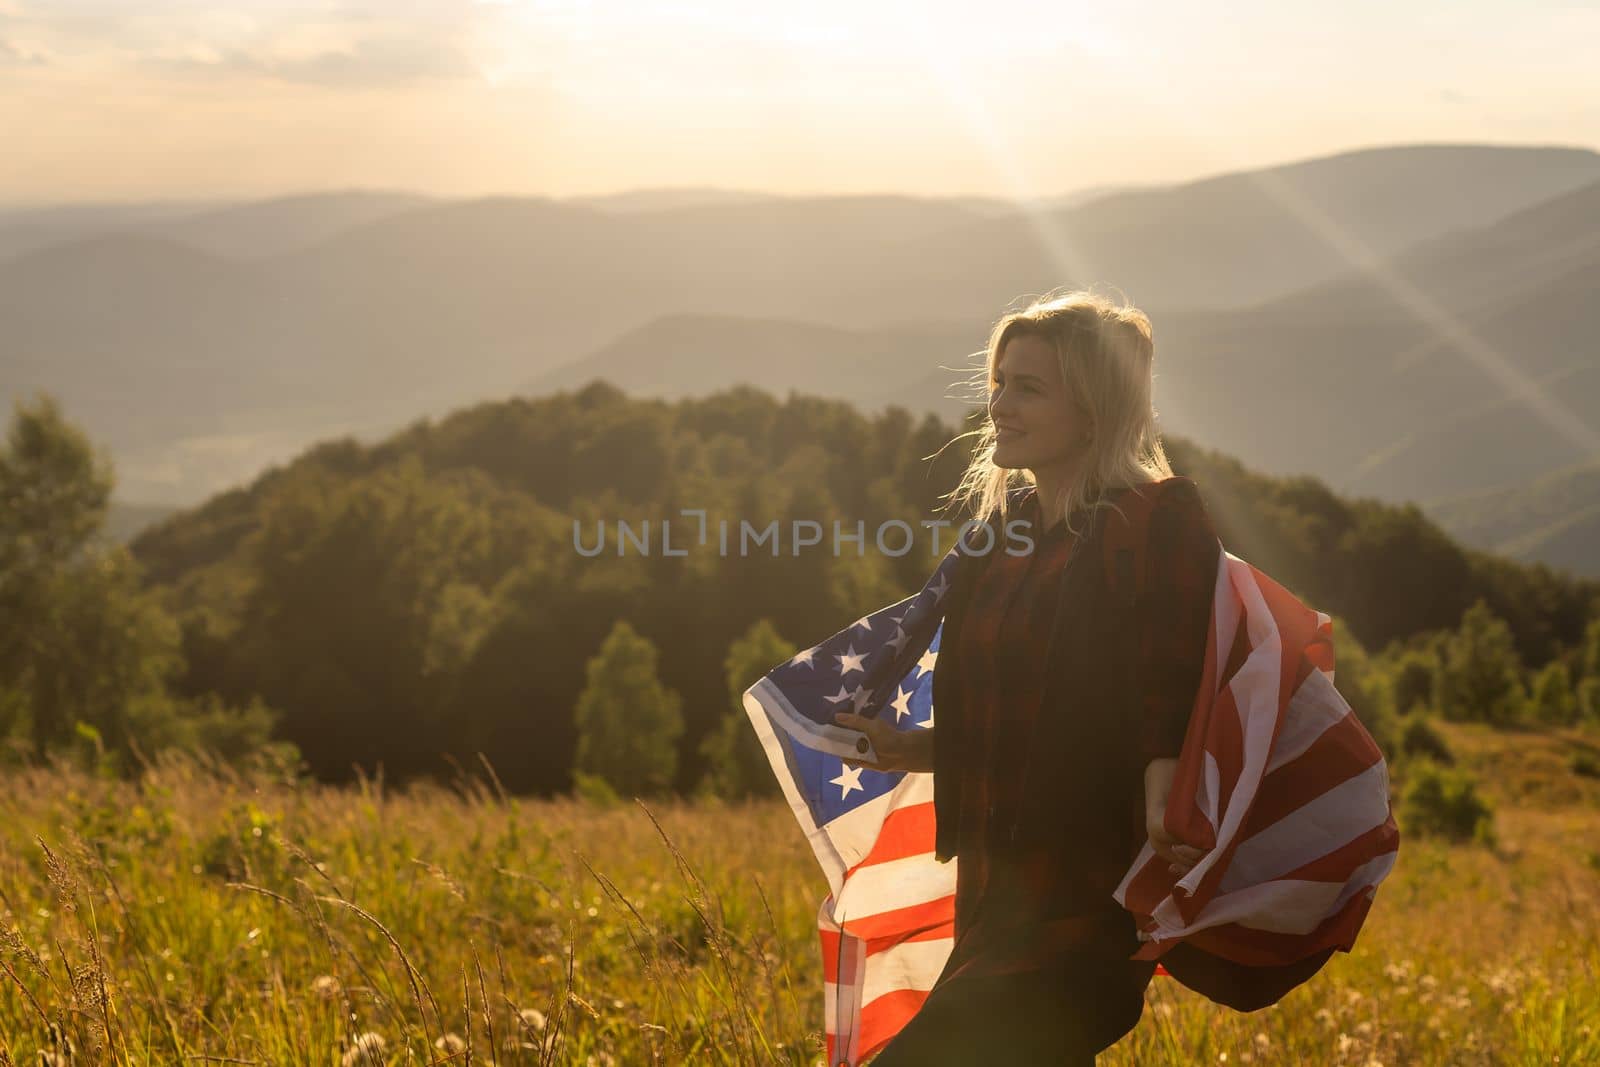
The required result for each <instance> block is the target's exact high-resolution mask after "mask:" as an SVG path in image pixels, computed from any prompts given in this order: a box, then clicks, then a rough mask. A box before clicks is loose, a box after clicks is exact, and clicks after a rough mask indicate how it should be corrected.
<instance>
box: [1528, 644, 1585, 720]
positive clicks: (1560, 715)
mask: <svg viewBox="0 0 1600 1067" xmlns="http://www.w3.org/2000/svg"><path fill="white" fill-rule="evenodd" d="M1528 713H1529V715H1530V716H1531V717H1532V718H1533V720H1534V721H1535V722H1542V723H1547V724H1549V725H1551V726H1569V725H1571V724H1572V722H1573V721H1574V720H1575V719H1576V718H1577V714H1578V701H1577V697H1576V696H1575V695H1574V694H1573V691H1572V680H1571V679H1570V678H1569V677H1567V668H1566V666H1565V665H1563V664H1562V662H1561V661H1560V660H1551V661H1550V662H1549V663H1547V664H1545V667H1544V670H1542V671H1540V672H1539V673H1538V675H1537V676H1535V678H1534V680H1533V693H1532V694H1531V695H1530V696H1529V698H1528Z"/></svg>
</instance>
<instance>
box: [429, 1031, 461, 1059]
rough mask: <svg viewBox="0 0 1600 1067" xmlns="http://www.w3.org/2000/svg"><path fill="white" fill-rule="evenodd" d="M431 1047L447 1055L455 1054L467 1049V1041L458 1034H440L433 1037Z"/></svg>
mask: <svg viewBox="0 0 1600 1067" xmlns="http://www.w3.org/2000/svg"><path fill="white" fill-rule="evenodd" d="M433 1047H434V1048H436V1049H438V1050H439V1051H440V1052H443V1053H445V1054H447V1055H450V1056H455V1055H459V1054H460V1053H462V1052H465V1051H466V1050H467V1042H466V1041H465V1039H463V1038H462V1036H461V1035H460V1034H456V1033H449V1034H442V1035H440V1036H439V1037H436V1038H434V1039H433Z"/></svg>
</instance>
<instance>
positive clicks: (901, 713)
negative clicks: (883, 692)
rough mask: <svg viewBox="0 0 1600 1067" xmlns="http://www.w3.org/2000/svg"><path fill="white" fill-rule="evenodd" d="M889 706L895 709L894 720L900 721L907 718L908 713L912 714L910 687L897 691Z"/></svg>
mask: <svg viewBox="0 0 1600 1067" xmlns="http://www.w3.org/2000/svg"><path fill="white" fill-rule="evenodd" d="M889 706H890V707H891V708H893V709H894V721H895V722H899V721H900V720H901V719H903V718H905V717H906V716H907V715H910V714H911V691H910V690H909V689H901V690H899V691H898V692H896V693H895V695H894V700H893V701H891V702H890V704H889Z"/></svg>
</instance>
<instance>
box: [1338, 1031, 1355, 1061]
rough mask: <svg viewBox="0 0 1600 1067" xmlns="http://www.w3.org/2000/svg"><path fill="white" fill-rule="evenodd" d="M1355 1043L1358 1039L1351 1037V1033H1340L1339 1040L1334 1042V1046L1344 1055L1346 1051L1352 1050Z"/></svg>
mask: <svg viewBox="0 0 1600 1067" xmlns="http://www.w3.org/2000/svg"><path fill="white" fill-rule="evenodd" d="M1355 1043H1356V1039H1355V1038H1353V1037H1351V1036H1350V1035H1349V1034H1340V1035H1339V1040H1338V1041H1335V1042H1334V1047H1335V1048H1337V1049H1338V1050H1339V1055H1341V1056H1343V1055H1344V1054H1345V1053H1346V1052H1349V1051H1350V1046H1351V1045H1354V1044H1355Z"/></svg>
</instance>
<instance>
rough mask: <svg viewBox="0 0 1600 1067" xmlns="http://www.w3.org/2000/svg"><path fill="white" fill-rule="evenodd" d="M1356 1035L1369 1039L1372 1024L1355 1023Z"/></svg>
mask: <svg viewBox="0 0 1600 1067" xmlns="http://www.w3.org/2000/svg"><path fill="white" fill-rule="evenodd" d="M1356 1033H1358V1034H1360V1035H1361V1036H1362V1037H1371V1036H1372V1024H1371V1023H1370V1022H1361V1023H1357V1024H1356Z"/></svg>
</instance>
